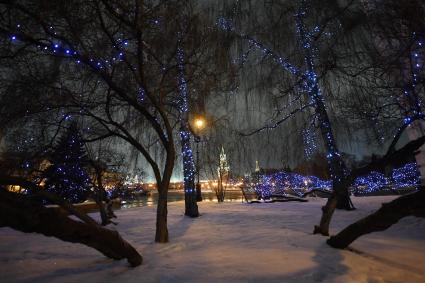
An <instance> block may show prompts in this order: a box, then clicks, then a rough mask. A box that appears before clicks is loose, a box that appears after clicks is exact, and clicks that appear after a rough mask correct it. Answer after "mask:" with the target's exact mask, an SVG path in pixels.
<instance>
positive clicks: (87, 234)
mask: <svg viewBox="0 0 425 283" xmlns="http://www.w3.org/2000/svg"><path fill="white" fill-rule="evenodd" d="M0 227H11V228H13V229H15V230H18V231H22V232H24V233H39V234H43V235H45V236H48V237H55V238H58V239H60V240H63V241H66V242H71V243H80V244H83V245H86V246H89V247H92V248H94V249H96V250H98V251H99V252H101V253H102V254H104V255H105V256H107V257H109V258H112V259H115V260H120V259H124V258H126V259H127V261H128V262H129V263H130V265H131V266H138V265H140V264H142V261H143V258H142V256H141V255H140V254H139V253H138V252H137V251H136V250H135V249H134V248H133V247H132V246H131V245H130V244H129V243H128V242H126V241H125V240H123V239H122V238H121V236H120V235H119V234H118V232H116V231H111V230H108V229H105V228H103V227H101V226H99V225H91V224H87V223H84V222H80V221H76V220H73V219H71V218H69V217H68V215H67V214H66V213H62V212H58V210H56V209H54V208H46V207H44V206H43V205H41V204H40V203H38V202H35V201H33V200H31V199H30V198H29V197H27V196H24V195H19V194H16V193H10V192H7V191H4V190H1V189H0Z"/></svg>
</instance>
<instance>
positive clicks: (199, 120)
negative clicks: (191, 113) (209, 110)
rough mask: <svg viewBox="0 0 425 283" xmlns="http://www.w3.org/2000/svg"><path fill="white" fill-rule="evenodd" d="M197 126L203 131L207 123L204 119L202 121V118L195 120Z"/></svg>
mask: <svg viewBox="0 0 425 283" xmlns="http://www.w3.org/2000/svg"><path fill="white" fill-rule="evenodd" d="M195 126H196V127H197V128H198V129H202V128H203V127H204V126H205V121H204V119H202V118H197V119H196V120H195Z"/></svg>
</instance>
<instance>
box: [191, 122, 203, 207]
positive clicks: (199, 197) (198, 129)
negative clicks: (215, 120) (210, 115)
mask: <svg viewBox="0 0 425 283" xmlns="http://www.w3.org/2000/svg"><path fill="white" fill-rule="evenodd" d="M204 127H205V120H204V119H203V118H202V117H198V118H196V119H195V128H196V135H194V136H195V143H196V175H197V182H196V201H202V194H201V183H200V182H199V171H200V170H199V142H200V141H201V136H200V132H201V130H202V129H203V128H204Z"/></svg>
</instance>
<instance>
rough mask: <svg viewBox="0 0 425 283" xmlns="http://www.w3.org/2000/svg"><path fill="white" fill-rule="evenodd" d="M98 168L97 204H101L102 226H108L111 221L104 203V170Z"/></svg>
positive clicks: (96, 168)
mask: <svg viewBox="0 0 425 283" xmlns="http://www.w3.org/2000/svg"><path fill="white" fill-rule="evenodd" d="M95 170H96V179H97V196H96V197H95V200H96V204H97V205H98V206H99V213H100V219H101V221H102V226H106V225H108V224H109V223H111V221H109V218H108V215H107V214H106V209H105V204H104V203H103V198H104V196H105V194H106V193H105V189H104V188H103V185H102V184H103V182H102V171H101V170H100V169H98V167H95Z"/></svg>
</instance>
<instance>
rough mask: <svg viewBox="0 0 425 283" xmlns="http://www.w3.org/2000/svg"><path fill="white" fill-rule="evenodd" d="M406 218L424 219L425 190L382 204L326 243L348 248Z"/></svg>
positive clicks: (335, 246)
mask: <svg viewBox="0 0 425 283" xmlns="http://www.w3.org/2000/svg"><path fill="white" fill-rule="evenodd" d="M406 216H416V217H425V190H424V188H422V189H421V190H419V191H418V192H415V193H412V194H408V195H404V196H401V197H399V198H397V199H395V200H393V201H391V202H389V203H384V204H382V207H381V208H380V209H378V210H377V211H376V212H374V213H372V214H370V215H369V216H366V217H365V218H363V219H360V220H359V221H357V222H355V223H353V224H351V225H349V226H348V227H346V228H345V229H344V230H342V231H341V232H339V233H338V234H337V235H335V236H332V237H330V238H329V239H328V240H327V243H328V244H329V245H330V246H332V247H334V248H338V249H344V248H346V247H348V245H350V244H351V243H352V242H353V241H355V240H356V239H357V238H359V237H360V236H362V235H365V234H369V233H372V232H377V231H384V230H386V229H388V228H389V227H391V226H392V225H393V224H395V223H397V222H398V221H399V220H400V219H402V218H403V217H406Z"/></svg>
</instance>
